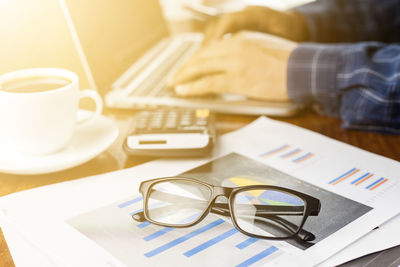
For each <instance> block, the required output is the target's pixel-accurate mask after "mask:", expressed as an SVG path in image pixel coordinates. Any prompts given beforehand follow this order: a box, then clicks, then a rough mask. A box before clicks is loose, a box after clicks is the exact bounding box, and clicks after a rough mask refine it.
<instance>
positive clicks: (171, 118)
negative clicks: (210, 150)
mask: <svg viewBox="0 0 400 267" xmlns="http://www.w3.org/2000/svg"><path fill="white" fill-rule="evenodd" d="M210 119H211V114H210V111H209V110H208V109H163V110H156V111H144V112H141V113H139V114H138V115H137V116H136V117H135V123H134V124H133V125H134V127H133V129H132V133H185V132H191V133H196V132H198V133H203V132H207V130H208V129H207V127H208V126H209V124H210Z"/></svg>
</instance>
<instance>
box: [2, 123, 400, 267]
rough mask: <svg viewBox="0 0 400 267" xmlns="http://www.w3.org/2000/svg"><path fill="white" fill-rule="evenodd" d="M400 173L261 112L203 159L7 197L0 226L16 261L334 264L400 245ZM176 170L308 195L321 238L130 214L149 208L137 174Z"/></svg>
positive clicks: (395, 165)
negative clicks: (263, 235) (273, 237)
mask: <svg viewBox="0 0 400 267" xmlns="http://www.w3.org/2000/svg"><path fill="white" fill-rule="evenodd" d="M398 173H400V164H399V162H396V161H393V160H390V159H387V158H384V157H381V156H378V155H375V154H372V153H369V152H366V151H363V150H361V149H358V148H354V147H352V146H350V145H347V144H344V143H341V142H337V141H335V140H332V139H329V138H327V137H324V136H322V135H320V134H316V133H313V132H311V131H308V130H304V129H301V128H299V127H296V126H292V125H289V124H286V123H282V122H277V121H273V120H270V119H267V118H263V117H262V118H259V119H258V120H257V121H255V122H254V123H252V124H250V125H248V126H247V127H245V128H242V129H240V130H238V131H236V132H232V133H229V134H226V135H224V136H222V137H221V138H219V140H218V142H217V145H216V147H215V150H214V152H213V155H212V156H210V157H209V158H206V159H169V160H156V161H152V162H149V163H146V164H143V165H140V166H137V167H134V168H131V169H125V170H121V171H117V172H112V173H107V174H103V175H99V176H94V177H88V178H85V179H81V180H76V181H71V182H65V183H61V184H55V185H51V186H46V187H41V188H36V189H33V190H28V191H25V192H20V193H16V194H12V195H8V196H5V197H3V198H1V199H0V223H1V226H2V228H3V232H4V234H5V236H6V240H7V242H8V245H9V248H10V251H11V253H12V256H13V258H14V261H15V263H16V264H17V266H187V265H189V264H190V266H204V265H205V266H233V265H234V266H250V265H251V266H262V265H269V264H271V265H272V264H278V265H280V266H282V265H283V266H293V264H296V265H298V266H314V265H318V264H321V265H326V266H331V265H335V264H340V263H342V262H345V261H347V260H350V259H353V258H356V257H359V256H362V255H365V254H368V253H370V252H373V251H377V250H380V249H384V248H388V247H391V246H394V245H397V244H398V243H399V242H398V240H396V237H397V236H399V230H398V229H400V227H399V226H400V219H396V218H395V216H396V215H398V214H399V213H400V206H398V205H393V203H399V201H400V194H399V192H400V184H399V179H400V178H399V177H398V175H397V174H398ZM178 174H183V175H185V176H188V177H194V178H197V179H201V180H204V181H207V182H209V183H214V184H220V185H224V186H242V185H248V184H259V183H263V184H270V185H277V186H282V187H287V188H291V189H295V190H298V191H301V192H304V193H306V194H309V195H312V196H314V197H316V198H318V199H320V201H321V204H322V207H321V212H320V214H319V216H312V217H309V218H308V219H307V222H306V224H305V226H304V228H305V229H306V230H307V231H310V232H312V233H313V234H314V235H315V236H316V239H315V240H314V241H312V242H309V243H298V242H294V241H293V240H287V241H269V240H259V239H255V238H249V237H248V236H246V235H243V234H241V233H240V232H238V231H237V230H236V229H235V228H234V227H233V225H232V223H231V222H230V219H229V218H226V217H219V216H216V215H213V214H209V215H208V216H207V217H206V219H205V220H203V221H202V222H201V223H200V224H198V225H196V226H193V227H190V228H182V229H174V228H165V227H160V226H156V225H152V224H150V223H148V222H144V223H138V222H135V221H134V220H132V218H131V215H132V214H134V213H136V212H139V211H141V210H142V208H143V203H142V197H141V196H140V195H139V192H138V186H139V183H140V181H143V180H147V179H150V178H156V177H163V176H174V175H178ZM393 218H395V219H393ZM385 222H388V223H386V224H385ZM377 226H380V228H379V229H378V230H374V231H372V230H373V229H374V228H376V227H377ZM382 236H384V238H382ZM376 240H382V243H380V242H376Z"/></svg>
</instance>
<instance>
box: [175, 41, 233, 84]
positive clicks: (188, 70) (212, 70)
mask: <svg viewBox="0 0 400 267" xmlns="http://www.w3.org/2000/svg"><path fill="white" fill-rule="evenodd" d="M239 54H240V47H232V45H225V44H218V45H213V46H212V47H207V48H205V49H203V50H202V51H200V52H199V53H197V54H195V55H194V56H192V57H191V58H190V59H189V60H188V61H187V62H186V63H185V64H184V65H183V66H181V67H180V68H179V69H178V71H177V72H176V73H175V75H174V77H173V78H172V80H171V83H170V85H177V84H180V83H186V82H188V81H190V80H194V79H199V78H200V77H201V76H206V75H210V74H218V73H224V72H230V71H232V69H234V68H236V67H237V65H238V64H237V61H238V60H237V57H238V55H239Z"/></svg>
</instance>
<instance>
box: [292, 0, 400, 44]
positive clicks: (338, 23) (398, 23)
mask: <svg viewBox="0 0 400 267" xmlns="http://www.w3.org/2000/svg"><path fill="white" fill-rule="evenodd" d="M294 10H296V11H298V12H299V13H300V14H301V15H303V17H304V19H305V21H306V23H307V25H308V31H309V41H311V42H319V43H325V42H328V43H331V42H360V41H379V42H385V43H392V42H399V41H400V0H378V1H377V0H321V1H316V2H312V3H310V4H307V5H303V6H300V7H297V8H295V9H294Z"/></svg>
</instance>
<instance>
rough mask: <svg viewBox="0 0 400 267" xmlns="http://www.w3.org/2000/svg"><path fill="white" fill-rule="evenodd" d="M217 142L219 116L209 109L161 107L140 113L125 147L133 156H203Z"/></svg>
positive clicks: (132, 126)
mask: <svg viewBox="0 0 400 267" xmlns="http://www.w3.org/2000/svg"><path fill="white" fill-rule="evenodd" d="M214 141H215V115H214V113H212V112H211V111H210V110H209V109H188V108H161V109H155V110H148V111H143V112H140V113H139V114H137V115H136V116H135V117H134V119H133V121H132V125H131V128H130V130H129V133H128V135H127V137H126V140H125V143H124V148H125V150H126V151H127V153H128V154H130V155H146V156H156V157H181V156H202V155H205V154H207V153H209V152H210V151H211V150H212V148H213V145H214Z"/></svg>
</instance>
